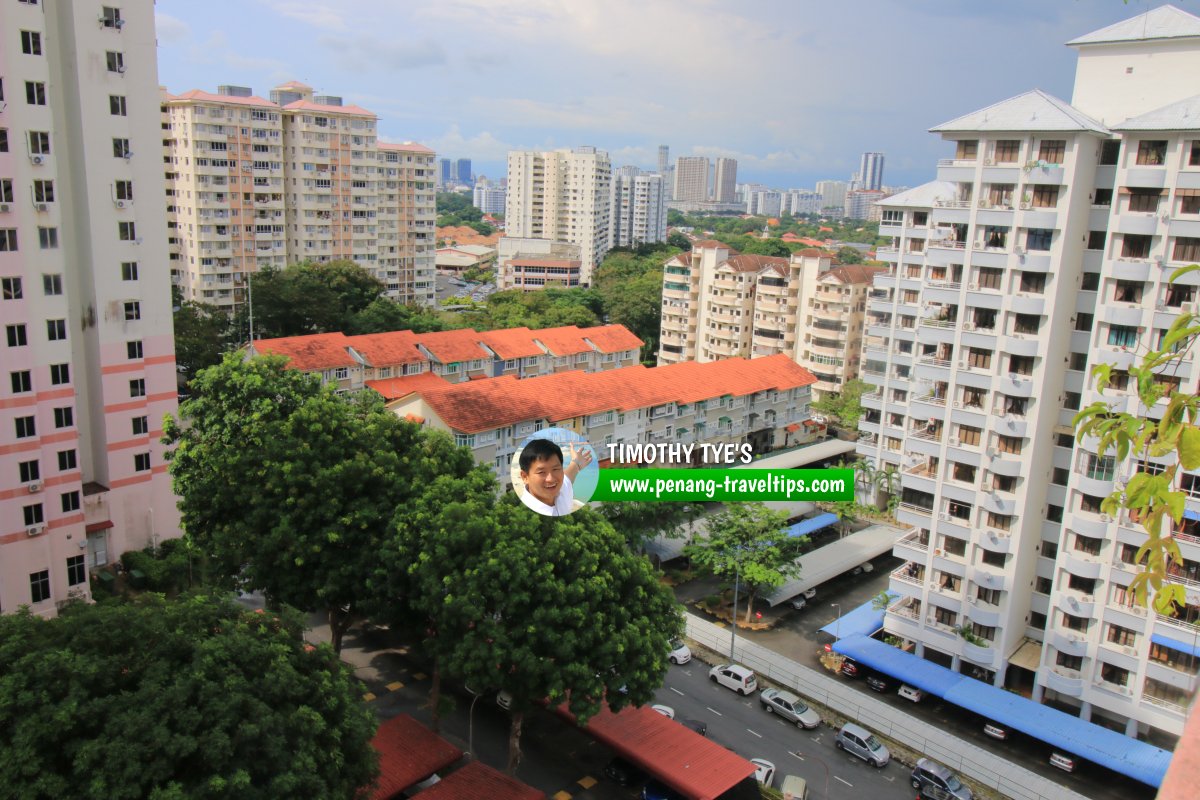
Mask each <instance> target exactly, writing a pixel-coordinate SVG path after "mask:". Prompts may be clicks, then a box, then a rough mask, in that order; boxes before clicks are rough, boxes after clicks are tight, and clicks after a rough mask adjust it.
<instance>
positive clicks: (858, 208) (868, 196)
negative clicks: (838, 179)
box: [843, 189, 884, 220]
mask: <svg viewBox="0 0 1200 800" xmlns="http://www.w3.org/2000/svg"><path fill="white" fill-rule="evenodd" d="M882 199H884V194H883V192H882V191H881V190H879V189H854V190H852V191H849V192H846V205H845V211H844V212H843V216H844V217H846V219H867V220H869V219H871V217H872V215H873V214H874V215H876V218H878V216H877V215H878V213H879V211H878V209H877V208H874V204H875V203H878V202H879V201H880V200H882Z"/></svg>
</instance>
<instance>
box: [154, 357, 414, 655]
mask: <svg viewBox="0 0 1200 800" xmlns="http://www.w3.org/2000/svg"><path fill="white" fill-rule="evenodd" d="M285 361H286V360H285V359H283V358H280V357H267V358H255V359H251V360H248V361H247V360H243V359H242V357H241V356H240V355H239V354H231V355H229V356H227V357H226V359H225V360H224V361H223V362H222V363H221V364H220V365H218V366H215V367H210V368H209V369H207V370H204V371H202V372H201V373H200V374H199V375H198V376H197V377H196V378H195V379H194V380H193V386H194V387H195V389H196V394H195V396H194V397H193V398H192V399H190V400H188V401H185V402H184V403H183V404H182V405H181V406H180V408H179V415H180V418H179V420H178V421H176V420H174V419H172V418H168V419H167V420H166V422H165V424H164V438H163V442H164V444H167V445H170V446H171V448H172V449H171V450H169V451H168V453H167V458H168V460H169V461H170V471H171V476H172V479H173V486H174V489H175V492H176V494H178V495H179V497H180V503H179V508H180V510H181V511H182V515H183V526H184V528H185V530H186V531H187V534H188V536H190V537H191V538H192V540H193V541H194V542H195V543H196V545H197V546H198V547H199V549H200V550H201V552H203V553H204V554H205V555H206V556H207V558H208V559H209V561H210V563H211V564H212V565H213V566H214V568H215V569H216V571H217V572H218V574H221V575H225V576H227V582H234V581H236V582H237V583H240V585H242V586H244V587H247V588H250V589H259V590H262V591H264V592H265V593H266V594H267V596H268V597H269V598H270V600H271V601H272V602H273V603H287V604H289V605H292V606H296V607H297V608H302V609H312V608H321V609H324V610H325V611H326V612H327V613H328V615H329V623H330V628H331V630H332V638H333V647H334V650H337V651H340V650H341V643H342V636H343V635H344V634H345V632H346V630H347V629H348V628H349V627H350V625H351V624H352V623H353V621H354V620H355V619H356V618H358V617H359V616H360V615H361V614H362V612H363V609H364V607H365V606H369V605H370V604H371V603H372V602H374V601H375V599H376V598H375V593H377V592H378V590H379V587H380V585H381V582H382V578H381V577H380V575H379V571H380V569H381V568H380V566H379V562H378V559H377V558H376V556H375V554H376V553H377V552H378V550H379V548H380V546H381V538H382V537H383V536H384V535H385V533H386V530H387V524H388V522H389V521H390V520H391V518H392V515H393V512H394V509H395V508H396V507H397V506H399V505H401V504H402V503H404V502H407V501H409V500H410V499H411V498H412V497H413V496H414V495H415V494H418V493H419V485H420V484H419V481H424V480H426V479H427V477H428V473H425V472H419V471H418V470H417V467H418V465H419V464H421V463H422V462H421V460H420V455H421V452H422V450H423V449H424V448H427V447H430V446H433V447H437V446H438V442H437V440H435V439H431V438H430V437H429V436H426V435H424V434H423V432H422V431H421V430H420V429H419V428H418V427H417V426H415V425H412V424H410V423H407V422H404V421H402V420H400V419H398V418H397V417H396V415H395V414H393V413H391V412H390V411H388V410H387V409H385V408H384V407H383V405H382V401H381V400H380V399H379V398H378V397H377V396H376V397H372V396H371V395H370V394H368V393H362V394H360V395H357V396H355V397H354V398H352V399H350V400H346V399H343V398H342V397H339V396H338V395H337V394H336V393H335V391H334V389H333V387H331V386H327V385H322V384H321V382H320V380H319V379H318V378H316V377H314V376H312V375H308V374H306V373H302V372H300V371H299V370H292V369H286V368H285V367H284V364H285Z"/></svg>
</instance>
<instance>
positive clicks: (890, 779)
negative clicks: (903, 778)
mask: <svg viewBox="0 0 1200 800" xmlns="http://www.w3.org/2000/svg"><path fill="white" fill-rule="evenodd" d="M886 780H887V781H888V782H890V783H894V782H895V781H896V779H895V778H887V779H886Z"/></svg>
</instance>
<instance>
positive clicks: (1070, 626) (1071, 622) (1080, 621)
mask: <svg viewBox="0 0 1200 800" xmlns="http://www.w3.org/2000/svg"><path fill="white" fill-rule="evenodd" d="M1090 625H1091V620H1090V619H1088V618H1087V617H1077V616H1075V615H1074V614H1067V613H1065V612H1064V613H1063V615H1062V626H1063V627H1064V628H1066V629H1067V630H1071V631H1078V632H1080V633H1086V632H1087V629H1088V627H1089V626H1090Z"/></svg>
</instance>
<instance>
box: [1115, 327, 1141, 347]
mask: <svg viewBox="0 0 1200 800" xmlns="http://www.w3.org/2000/svg"><path fill="white" fill-rule="evenodd" d="M1137 342H1138V329H1137V328H1135V327H1133V326H1131V325H1109V326H1108V343H1109V344H1110V345H1112V346H1113V347H1137Z"/></svg>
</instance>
